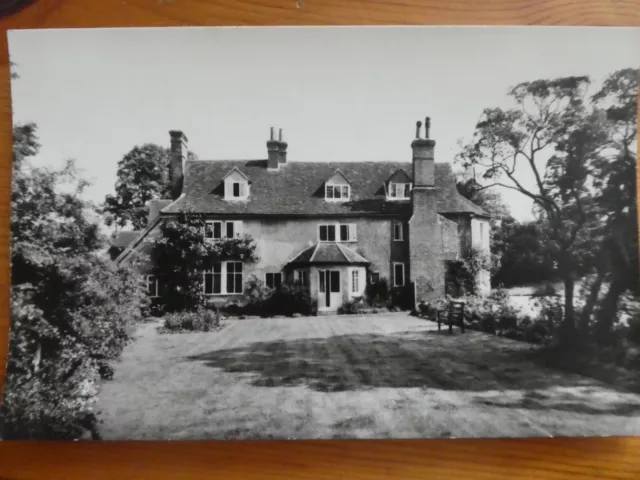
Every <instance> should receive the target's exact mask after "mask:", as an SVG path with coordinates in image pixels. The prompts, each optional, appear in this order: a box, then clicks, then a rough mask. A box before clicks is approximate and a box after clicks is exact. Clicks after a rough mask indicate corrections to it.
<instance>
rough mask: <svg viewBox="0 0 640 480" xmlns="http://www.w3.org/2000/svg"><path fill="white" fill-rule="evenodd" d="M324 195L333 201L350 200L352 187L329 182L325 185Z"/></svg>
mask: <svg viewBox="0 0 640 480" xmlns="http://www.w3.org/2000/svg"><path fill="white" fill-rule="evenodd" d="M324 197H325V199H326V200H332V201H345V200H349V198H351V187H350V186H349V185H334V184H332V183H327V184H326V185H325V194H324Z"/></svg>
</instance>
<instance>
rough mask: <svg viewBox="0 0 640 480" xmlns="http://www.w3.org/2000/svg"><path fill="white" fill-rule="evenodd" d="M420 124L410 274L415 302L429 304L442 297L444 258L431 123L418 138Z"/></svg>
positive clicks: (414, 158)
mask: <svg viewBox="0 0 640 480" xmlns="http://www.w3.org/2000/svg"><path fill="white" fill-rule="evenodd" d="M421 127H422V122H417V123H416V138H415V139H414V140H413V141H412V142H411V150H412V152H413V156H412V164H413V189H412V191H411V207H412V215H411V219H410V220H409V257H410V261H411V263H410V266H411V267H410V269H411V271H410V275H411V281H412V282H413V286H414V289H415V290H414V291H415V300H416V302H421V301H430V300H433V299H436V298H438V297H440V296H442V295H444V288H445V282H444V275H445V263H444V261H445V258H444V252H443V244H442V225H441V219H440V216H439V215H438V205H437V190H438V189H437V186H436V185H435V164H434V162H435V159H434V147H435V144H436V142H435V141H434V140H432V139H430V138H429V130H430V127H431V121H430V119H429V118H428V117H427V118H426V120H425V138H421V136H420V129H421Z"/></svg>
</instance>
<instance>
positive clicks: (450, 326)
mask: <svg viewBox="0 0 640 480" xmlns="http://www.w3.org/2000/svg"><path fill="white" fill-rule="evenodd" d="M449 335H453V322H452V321H451V319H449Z"/></svg>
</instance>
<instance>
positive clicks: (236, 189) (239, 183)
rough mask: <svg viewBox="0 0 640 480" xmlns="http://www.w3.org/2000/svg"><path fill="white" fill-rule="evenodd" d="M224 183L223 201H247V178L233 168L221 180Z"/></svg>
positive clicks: (248, 182) (248, 185)
mask: <svg viewBox="0 0 640 480" xmlns="http://www.w3.org/2000/svg"><path fill="white" fill-rule="evenodd" d="M222 181H223V183H224V199H225V200H230V201H234V200H235V201H238V200H247V199H248V198H249V187H250V185H251V182H250V181H249V177H247V176H246V175H245V174H244V173H242V172H241V171H240V170H238V168H234V169H233V170H231V171H230V172H229V173H227V174H226V175H225V176H224V178H223V179H222Z"/></svg>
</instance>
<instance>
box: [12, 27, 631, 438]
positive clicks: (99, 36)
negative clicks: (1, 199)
mask: <svg viewBox="0 0 640 480" xmlns="http://www.w3.org/2000/svg"><path fill="white" fill-rule="evenodd" d="M8 35H9V54H10V59H11V72H10V73H11V99H12V115H13V177H12V192H11V225H10V235H11V236H10V242H11V253H10V258H11V326H10V334H9V348H8V362H7V365H6V374H5V377H4V390H3V398H2V399H1V402H2V403H1V406H0V439H2V440H27V439H37V440H86V441H91V440H207V439H225V440H226V439H228V440H243V439H290V440H296V439H342V438H356V439H379V438H490V437H557V436H580V437H583V436H619V435H640V271H639V266H640V263H639V262H640V259H639V255H638V253H639V251H638V218H637V214H638V211H637V193H636V183H637V174H636V162H637V146H638V125H637V120H638V77H639V74H640V28H604V27H482V26H477V27H454V26H451V27H426V26H405V27H233V28H230V27H226V28H222V27H181V28H110V29H49V30H13V31H10V32H9V34H8Z"/></svg>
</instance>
